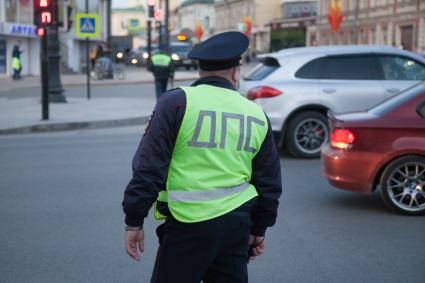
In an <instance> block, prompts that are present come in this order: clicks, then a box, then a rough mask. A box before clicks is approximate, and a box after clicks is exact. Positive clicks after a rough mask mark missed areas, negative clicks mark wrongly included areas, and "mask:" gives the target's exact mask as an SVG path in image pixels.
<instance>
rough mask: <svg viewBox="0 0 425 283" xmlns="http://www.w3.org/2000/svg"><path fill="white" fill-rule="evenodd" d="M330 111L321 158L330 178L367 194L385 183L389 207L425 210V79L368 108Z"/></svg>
mask: <svg viewBox="0 0 425 283" xmlns="http://www.w3.org/2000/svg"><path fill="white" fill-rule="evenodd" d="M328 116H329V120H330V125H331V131H332V135H331V139H330V143H329V144H328V145H327V146H326V147H325V148H324V149H323V150H322V153H321V158H322V167H323V171H324V175H325V177H326V178H327V179H328V180H329V182H330V183H331V184H332V185H333V186H335V187H337V188H341V189H346V190H351V191H356V192H364V193H369V192H372V191H374V190H375V189H376V188H377V187H380V189H381V195H382V198H383V200H384V202H385V204H386V205H387V206H388V207H390V208H392V209H394V210H396V211H398V212H401V213H405V214H410V215H423V214H425V82H421V83H419V84H417V85H415V86H413V87H411V88H409V89H407V90H405V91H404V92H402V93H400V94H399V95H397V96H395V97H392V98H390V99H389V100H387V101H385V102H383V103H381V104H379V105H377V106H376V107H374V108H372V109H370V110H368V111H365V112H355V113H345V114H339V115H333V114H329V115H328Z"/></svg>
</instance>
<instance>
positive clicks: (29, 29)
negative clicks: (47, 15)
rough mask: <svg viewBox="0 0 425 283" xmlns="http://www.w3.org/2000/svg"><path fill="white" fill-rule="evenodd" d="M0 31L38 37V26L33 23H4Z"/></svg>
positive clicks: (7, 33)
mask: <svg viewBox="0 0 425 283" xmlns="http://www.w3.org/2000/svg"><path fill="white" fill-rule="evenodd" d="M0 33H3V34H6V35H15V36H20V37H37V27H36V26H33V25H22V24H14V23H4V25H3V28H2V29H0Z"/></svg>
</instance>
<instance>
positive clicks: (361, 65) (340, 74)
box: [319, 55, 378, 80]
mask: <svg viewBox="0 0 425 283" xmlns="http://www.w3.org/2000/svg"><path fill="white" fill-rule="evenodd" d="M375 65H376V63H375V59H374V58H373V57H372V56H369V55H354V56H351V55H350V56H330V57H327V58H326V60H324V62H323V63H322V64H321V66H320V70H319V72H320V74H321V76H322V79H328V80H377V79H378V77H377V72H375V67H374V66H375Z"/></svg>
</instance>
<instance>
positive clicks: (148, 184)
mask: <svg viewBox="0 0 425 283" xmlns="http://www.w3.org/2000/svg"><path fill="white" fill-rule="evenodd" d="M248 44H249V40H248V38H247V37H246V36H245V35H244V34H242V33H239V32H226V33H221V34H218V35H215V36H213V37H211V38H209V39H208V40H206V41H204V42H203V43H201V44H199V45H198V46H196V47H195V48H194V49H192V51H191V52H190V53H189V57H190V58H192V59H197V60H199V66H200V79H199V80H197V81H196V82H194V83H193V84H192V85H191V86H188V87H179V88H176V89H172V90H169V91H167V92H166V93H165V94H164V95H163V96H162V97H161V98H160V99H159V101H158V103H157V105H156V107H155V110H154V112H153V114H152V115H151V117H150V119H149V123H148V125H147V126H146V128H145V133H144V136H143V138H142V141H141V143H140V145H139V148H138V149H137V152H136V154H135V156H134V158H133V177H132V179H131V180H130V182H129V184H128V186H127V188H126V189H125V192H124V200H123V202H122V206H123V210H124V213H125V215H126V216H125V224H126V226H125V230H126V232H125V249H126V252H127V254H128V255H129V256H130V257H131V258H133V259H134V260H137V261H139V260H140V252H143V251H144V230H143V223H144V218H145V217H146V216H147V215H148V211H149V209H150V208H151V207H152V206H154V209H155V213H154V214H155V216H157V217H159V216H164V217H165V222H164V223H162V224H161V225H159V226H158V227H157V230H156V232H157V235H158V238H159V244H160V245H159V250H158V253H157V257H156V261H155V266H154V270H153V272H152V277H151V282H154V283H158V282H165V283H167V282H169V283H199V282H201V281H203V282H206V283H209V282H243V283H246V282H248V273H247V263H248V262H249V260H253V259H255V257H257V256H260V255H261V254H262V253H263V252H264V250H265V233H266V229H267V227H270V226H273V225H274V224H275V222H276V217H277V209H278V204H279V197H280V195H281V192H282V181H281V169H280V158H279V154H278V152H277V150H276V146H275V143H274V138H273V134H272V130H271V127H270V122H269V120H268V118H267V117H266V115H265V114H264V112H263V110H262V109H261V108H260V107H259V106H258V105H256V104H255V103H253V102H251V101H249V100H247V99H246V98H245V97H243V96H241V95H240V94H239V92H238V89H239V79H240V64H241V55H242V54H243V53H244V52H245V51H246V49H247V47H248ZM154 204H155V205H154Z"/></svg>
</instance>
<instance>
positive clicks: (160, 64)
mask: <svg viewBox="0 0 425 283" xmlns="http://www.w3.org/2000/svg"><path fill="white" fill-rule="evenodd" d="M148 70H149V71H151V72H152V73H153V76H154V78H155V94H156V99H159V97H160V96H161V95H162V94H163V93H164V92H165V91H166V90H167V84H168V81H169V80H170V82H171V84H172V83H173V79H174V65H173V60H172V59H171V57H170V55H168V54H167V52H166V50H165V48H164V47H163V46H160V47H159V51H158V52H156V53H155V54H154V55H153V56H152V58H151V60H149V62H148Z"/></svg>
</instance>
